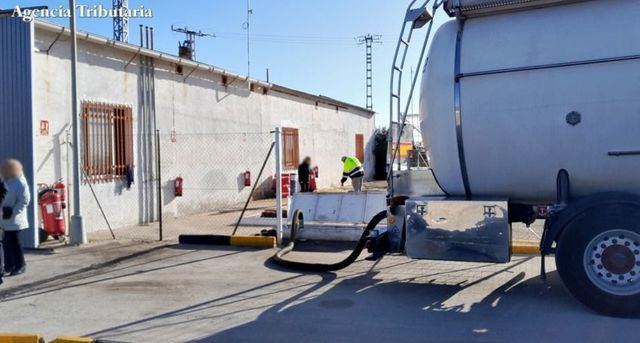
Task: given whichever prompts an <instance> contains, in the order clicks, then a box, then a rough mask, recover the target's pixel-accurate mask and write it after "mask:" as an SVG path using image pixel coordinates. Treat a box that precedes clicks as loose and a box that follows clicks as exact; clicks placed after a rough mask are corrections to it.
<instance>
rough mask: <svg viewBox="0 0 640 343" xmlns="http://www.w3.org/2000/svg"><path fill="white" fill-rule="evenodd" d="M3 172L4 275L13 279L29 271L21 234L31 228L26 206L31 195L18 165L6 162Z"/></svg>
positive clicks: (14, 161)
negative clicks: (4, 190) (4, 189)
mask: <svg viewBox="0 0 640 343" xmlns="http://www.w3.org/2000/svg"><path fill="white" fill-rule="evenodd" d="M0 172H1V174H2V179H3V181H4V184H5V188H6V190H7V192H6V194H5V196H4V199H3V201H2V220H0V228H2V230H3V232H4V239H3V243H4V260H5V270H4V271H5V273H7V274H9V275H11V276H14V275H19V274H22V273H24V272H25V270H26V264H25V261H24V252H23V250H22V243H21V242H20V231H22V230H24V229H26V228H28V227H29V220H28V219H27V206H28V205H29V203H30V202H31V194H30V193H29V186H28V185H27V180H26V179H25V178H24V173H23V171H22V164H21V163H20V162H19V161H17V160H13V159H10V160H6V161H4V162H3V163H2V166H1V167H0Z"/></svg>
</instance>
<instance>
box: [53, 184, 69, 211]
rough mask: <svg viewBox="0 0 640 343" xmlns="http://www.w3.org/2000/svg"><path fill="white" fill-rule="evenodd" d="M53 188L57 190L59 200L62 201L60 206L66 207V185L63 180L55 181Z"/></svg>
mask: <svg viewBox="0 0 640 343" xmlns="http://www.w3.org/2000/svg"><path fill="white" fill-rule="evenodd" d="M53 189H55V190H56V192H58V194H59V195H60V201H61V202H62V208H63V209H64V208H67V187H66V186H65V184H64V182H62V179H60V180H58V181H56V182H55V183H54V184H53Z"/></svg>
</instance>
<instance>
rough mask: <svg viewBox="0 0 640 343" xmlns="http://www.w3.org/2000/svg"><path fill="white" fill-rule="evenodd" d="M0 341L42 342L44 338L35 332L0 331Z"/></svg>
mask: <svg viewBox="0 0 640 343" xmlns="http://www.w3.org/2000/svg"><path fill="white" fill-rule="evenodd" d="M0 343H44V339H43V338H42V336H40V335H38V334H35V333H0Z"/></svg>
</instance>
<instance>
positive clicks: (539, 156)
mask: <svg viewBox="0 0 640 343" xmlns="http://www.w3.org/2000/svg"><path fill="white" fill-rule="evenodd" d="M639 18H640V1H638V0H616V1H606V0H602V1H596V0H594V1H587V2H580V3H575V4H569V5H562V6H555V7H548V8H543V9H536V10H528V11H521V12H514V13H507V14H500V15H494V16H486V17H478V18H471V19H467V20H466V22H465V23H464V25H463V29H462V34H461V40H460V44H459V46H457V44H456V37H457V36H458V32H459V23H460V22H458V21H456V20H452V21H449V22H447V23H445V24H444V25H442V26H441V27H440V28H439V30H438V32H437V33H436V35H435V37H434V40H433V44H432V46H431V50H430V56H429V59H428V62H427V66H426V68H425V73H426V74H425V76H424V77H423V83H422V93H421V99H420V107H421V116H422V118H421V128H422V133H423V139H424V141H425V145H426V146H427V147H428V149H429V159H430V163H431V166H432V167H433V169H434V173H435V175H436V177H437V179H438V181H439V183H440V185H441V186H442V188H443V189H444V190H445V191H446V192H448V193H449V194H450V195H465V193H470V194H471V195H473V196H499V197H506V198H509V199H511V200H512V201H524V202H540V201H552V200H554V199H555V196H556V176H557V174H558V171H559V170H561V169H566V170H567V171H568V172H569V175H570V177H571V188H572V194H573V195H575V196H582V195H589V194H595V193H599V192H609V191H621V192H633V193H637V194H640V155H638V154H635V152H637V151H640V20H639ZM457 51H459V56H460V58H459V68H458V69H459V73H456V69H457V68H456V61H457V59H456V52H457ZM595 62H598V63H595ZM511 68H513V69H511ZM456 75H462V77H461V78H460V79H459V84H458V85H456ZM457 86H459V87H457ZM456 88H458V90H459V92H456ZM456 95H459V101H456ZM457 104H459V105H460V113H459V117H457V115H456V107H457ZM572 112H574V113H573V114H572V115H571V116H570V115H569V114H570V113H572ZM575 113H579V114H580V116H579V117H580V123H578V124H576V125H571V124H569V123H568V121H572V120H568V119H575V118H576V115H575ZM568 117H571V118H568ZM457 119H458V120H459V122H460V125H459V130H458V127H457V125H456V120H457ZM459 142H460V143H461V144H460V145H459ZM459 147H461V149H459ZM616 152H623V153H625V154H626V155H624V156H611V154H612V153H614V154H615V153H616ZM461 161H462V162H461ZM461 166H466V175H467V180H468V182H467V187H465V178H464V168H463V167H461ZM465 188H467V189H465Z"/></svg>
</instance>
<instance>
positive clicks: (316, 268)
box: [271, 210, 387, 272]
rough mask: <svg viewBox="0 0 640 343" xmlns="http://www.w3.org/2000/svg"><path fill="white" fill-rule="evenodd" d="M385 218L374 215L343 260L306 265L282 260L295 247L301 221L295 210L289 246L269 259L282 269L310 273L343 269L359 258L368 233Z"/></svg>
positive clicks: (383, 212) (383, 215) (384, 213)
mask: <svg viewBox="0 0 640 343" xmlns="http://www.w3.org/2000/svg"><path fill="white" fill-rule="evenodd" d="M386 218H387V211H382V212H380V213H378V214H376V215H375V216H374V217H373V218H372V219H371V221H369V224H367V227H365V229H364V231H363V232H362V236H360V240H359V241H358V244H357V245H356V247H355V248H354V249H353V251H352V252H351V254H349V256H347V258H345V259H344V260H342V261H340V262H336V263H331V264H324V263H306V262H296V261H290V260H285V259H284V258H283V256H284V255H286V254H288V253H290V252H291V251H293V248H294V246H295V242H296V235H297V233H298V229H299V227H300V222H301V220H302V212H301V211H300V210H296V211H295V212H294V213H293V220H292V221H291V237H290V239H289V244H287V246H285V247H284V248H282V249H280V250H279V251H278V252H277V253H276V254H275V255H273V257H271V259H272V260H273V261H274V262H276V263H277V264H279V265H281V266H283V267H286V268H289V269H296V270H304V271H310V272H332V271H336V270H340V269H344V268H346V267H348V266H349V265H351V264H352V263H353V262H355V261H356V260H357V259H358V256H360V253H362V250H363V249H364V246H365V244H366V243H367V237H368V236H369V233H370V232H371V231H372V230H373V229H375V228H376V226H378V224H380V222H381V221H383V220H384V219H386Z"/></svg>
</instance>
